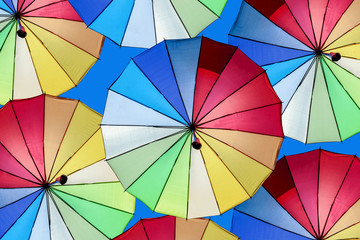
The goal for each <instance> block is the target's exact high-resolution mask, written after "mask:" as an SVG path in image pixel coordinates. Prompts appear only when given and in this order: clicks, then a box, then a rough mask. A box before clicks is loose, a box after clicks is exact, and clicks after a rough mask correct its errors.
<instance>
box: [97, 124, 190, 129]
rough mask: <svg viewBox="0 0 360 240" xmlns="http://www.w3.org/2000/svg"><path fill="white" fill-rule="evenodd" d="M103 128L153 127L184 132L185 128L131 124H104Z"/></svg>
mask: <svg viewBox="0 0 360 240" xmlns="http://www.w3.org/2000/svg"><path fill="white" fill-rule="evenodd" d="M101 126H109V127H111V126H117V127H153V128H170V129H180V130H184V127H178V126H156V125H130V124H107V123H105V124H104V123H102V124H101Z"/></svg>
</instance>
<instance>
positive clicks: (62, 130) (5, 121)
mask: <svg viewBox="0 0 360 240" xmlns="http://www.w3.org/2000/svg"><path fill="white" fill-rule="evenodd" d="M100 121H101V115H100V114H98V113H96V112H94V111H93V110H91V109H90V108H88V107H87V106H85V105H84V104H82V103H81V102H79V101H75V100H71V99H65V98H59V97H53V96H49V95H40V96H38V97H34V98H30V99H23V100H13V101H10V102H9V103H7V104H6V105H5V106H3V107H2V108H1V109H0V132H1V134H0V223H1V224H0V238H1V239H109V238H113V237H115V236H117V235H118V234H120V233H121V232H122V231H123V230H124V228H125V226H126V224H127V223H128V222H129V221H130V219H131V218H132V216H133V213H134V208H135V199H134V197H132V196H131V195H130V194H128V193H126V192H124V190H123V187H122V186H121V184H120V183H119V181H118V180H117V178H116V176H115V174H114V173H113V172H112V170H111V168H110V167H109V166H108V164H107V163H106V162H105V161H104V160H103V159H104V158H105V151H104V145H103V141H102V134H101V129H100Z"/></svg>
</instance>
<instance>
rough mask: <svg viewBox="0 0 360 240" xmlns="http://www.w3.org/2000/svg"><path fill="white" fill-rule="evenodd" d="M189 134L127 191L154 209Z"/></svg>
mask: <svg viewBox="0 0 360 240" xmlns="http://www.w3.org/2000/svg"><path fill="white" fill-rule="evenodd" d="M189 135H190V132H188V133H187V134H185V135H183V136H182V137H181V139H179V141H178V142H176V143H175V144H174V145H173V146H172V147H171V148H170V149H169V150H168V151H167V152H166V153H164V155H162V156H161V157H160V158H159V159H158V160H157V161H156V162H155V163H154V164H153V165H152V166H151V167H150V168H149V169H147V170H146V172H145V173H144V174H143V175H141V177H140V178H139V179H137V180H136V181H135V182H134V184H133V185H131V186H130V187H129V188H128V189H127V191H128V192H129V193H131V194H132V195H134V196H136V197H137V198H138V199H140V200H141V201H142V202H144V203H145V204H146V205H147V206H148V207H149V208H150V209H154V208H155V206H156V204H157V202H158V200H159V198H160V195H161V193H162V191H163V189H164V186H165V184H166V182H167V180H168V178H169V176H170V174H171V171H172V169H173V167H174V165H175V162H176V160H177V159H178V157H179V154H180V152H181V149H182V148H183V146H184V144H185V141H186V139H187V138H188V136H189Z"/></svg>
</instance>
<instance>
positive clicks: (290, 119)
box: [229, 0, 360, 143]
mask: <svg viewBox="0 0 360 240" xmlns="http://www.w3.org/2000/svg"><path fill="white" fill-rule="evenodd" d="M359 9H360V1H354V0H345V1H344V0H308V1H306V0H298V1H290V0H270V1H269V0H262V1H259V0H244V2H243V3H242V5H241V9H240V12H239V15H238V18H237V20H236V22H235V23H234V25H233V27H232V29H231V31H230V35H231V36H230V39H229V41H230V43H231V44H234V45H236V46H239V48H240V49H241V50H243V51H244V53H246V54H247V55H248V56H249V57H250V58H251V59H252V60H254V61H255V62H256V63H257V64H259V65H261V66H262V67H263V68H264V69H266V71H267V74H268V76H269V79H270V81H271V83H272V84H273V85H274V89H275V91H276V93H277V94H278V95H279V98H280V99H281V100H282V102H283V127H284V133H285V135H286V136H288V137H291V138H294V139H296V140H299V141H302V142H306V143H314V142H329V141H343V140H344V139H347V138H349V137H350V136H352V135H354V134H356V133H358V132H359V131H360V110H359V107H360V97H359V96H360V95H359V94H358V93H359V91H360V79H359V77H360V61H359V59H360V54H359V53H360V45H359V40H360V38H359V36H360V35H359V33H360V17H359V14H358V12H359Z"/></svg>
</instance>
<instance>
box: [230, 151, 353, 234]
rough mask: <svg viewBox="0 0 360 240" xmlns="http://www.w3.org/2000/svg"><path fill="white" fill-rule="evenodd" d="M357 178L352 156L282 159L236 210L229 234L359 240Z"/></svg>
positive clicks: (327, 154) (318, 154)
mask: <svg viewBox="0 0 360 240" xmlns="http://www.w3.org/2000/svg"><path fill="white" fill-rule="evenodd" d="M359 176H360V159H359V158H358V157H356V156H353V155H345V154H338V153H333V152H329V151H325V150H313V151H310V152H306V153H302V154H295V155H290V156H286V157H283V158H282V159H280V160H279V161H278V163H277V164H276V168H275V171H274V172H273V173H272V174H271V175H270V177H269V178H268V179H267V180H266V181H265V182H264V184H263V187H262V188H260V189H259V191H258V192H257V193H256V194H255V196H254V197H253V198H252V199H250V200H248V201H247V202H245V203H243V204H241V205H239V206H237V207H236V208H235V211H234V216H233V225H232V232H233V233H235V234H237V235H238V236H240V238H241V239H242V240H246V239H249V240H250V239H264V240H265V239H266V240H272V239H274V240H275V239H276V240H279V239H284V240H288V239H294V240H300V239H302V240H305V239H329V240H330V239H331V240H335V239H337V240H340V239H360V185H359V181H358V180H359ZM251 217H252V218H251ZM255 223H256V224H260V225H259V228H257V229H256V230H255V231H253V232H249V228H247V226H249V225H254V224H255ZM261 223H262V224H261ZM253 229H254V228H253Z"/></svg>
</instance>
